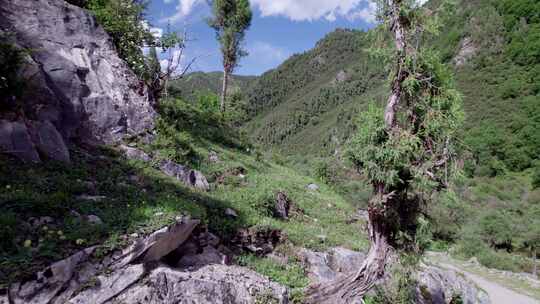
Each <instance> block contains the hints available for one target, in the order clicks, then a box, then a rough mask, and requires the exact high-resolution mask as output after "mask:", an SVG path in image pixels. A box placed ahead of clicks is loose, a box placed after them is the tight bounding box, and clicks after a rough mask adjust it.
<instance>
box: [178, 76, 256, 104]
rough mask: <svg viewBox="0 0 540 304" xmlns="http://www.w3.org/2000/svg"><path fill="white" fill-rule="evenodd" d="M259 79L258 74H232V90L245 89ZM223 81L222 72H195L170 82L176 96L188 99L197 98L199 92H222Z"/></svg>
mask: <svg viewBox="0 0 540 304" xmlns="http://www.w3.org/2000/svg"><path fill="white" fill-rule="evenodd" d="M255 79H257V76H241V75H232V77H231V80H230V83H229V85H230V88H231V92H234V91H238V90H240V91H245V90H247V88H248V87H249V86H250V85H251V83H253V82H254V81H255ZM222 81H223V73H222V72H210V73H203V72H193V73H189V74H187V75H185V76H184V78H182V79H178V80H175V81H173V82H172V83H171V84H170V91H171V93H172V94H173V95H175V96H180V97H183V98H185V99H186V100H195V99H196V97H197V94H198V93H201V92H202V93H213V94H221V85H222Z"/></svg>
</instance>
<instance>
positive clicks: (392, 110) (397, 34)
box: [384, 0, 407, 129]
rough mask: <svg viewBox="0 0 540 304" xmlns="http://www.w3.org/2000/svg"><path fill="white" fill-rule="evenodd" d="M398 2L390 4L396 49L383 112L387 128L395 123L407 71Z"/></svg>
mask: <svg viewBox="0 0 540 304" xmlns="http://www.w3.org/2000/svg"><path fill="white" fill-rule="evenodd" d="M400 4H401V0H394V1H392V4H391V11H392V17H391V24H392V32H393V34H394V42H395V45H396V51H397V67H396V76H395V77H394V80H393V82H392V94H391V95H390V97H389V98H388V103H387V105H386V110H385V112H384V121H385V123H386V128H387V129H392V128H393V127H394V125H395V122H396V111H397V106H398V105H399V102H400V100H401V94H402V92H403V86H402V83H403V81H404V80H405V79H406V78H407V73H406V71H405V69H404V65H405V58H406V51H407V45H406V40H405V26H404V24H403V20H401V19H400V11H399V10H400Z"/></svg>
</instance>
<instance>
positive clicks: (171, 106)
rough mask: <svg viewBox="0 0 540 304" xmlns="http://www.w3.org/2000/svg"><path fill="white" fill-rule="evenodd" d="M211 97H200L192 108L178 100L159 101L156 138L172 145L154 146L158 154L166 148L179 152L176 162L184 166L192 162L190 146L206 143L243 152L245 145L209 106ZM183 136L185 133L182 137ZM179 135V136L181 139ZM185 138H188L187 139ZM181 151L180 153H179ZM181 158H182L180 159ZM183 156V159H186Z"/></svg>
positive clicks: (246, 145) (240, 137)
mask: <svg viewBox="0 0 540 304" xmlns="http://www.w3.org/2000/svg"><path fill="white" fill-rule="evenodd" d="M213 98H214V97H212V96H205V97H202V100H203V103H202V104H201V105H192V104H190V103H187V102H185V101H183V100H181V99H168V100H163V101H162V103H161V105H160V109H159V111H160V117H159V119H158V122H157V127H158V134H159V136H162V137H164V138H167V140H169V141H170V140H172V141H174V142H175V144H174V145H173V146H167V144H165V145H163V144H160V143H158V146H156V147H154V148H156V149H158V150H160V149H162V148H165V147H169V148H171V149H173V150H174V149H176V148H180V149H179V152H180V153H181V154H180V155H177V156H178V158H176V159H177V160H183V161H184V162H185V161H187V160H189V158H191V160H192V161H193V160H195V159H194V157H196V156H195V155H194V154H193V149H192V148H189V145H190V143H194V142H201V141H204V140H209V141H211V142H215V143H219V144H222V145H225V146H227V147H231V148H239V149H242V148H247V147H249V144H248V143H247V142H246V141H245V140H244V139H243V138H242V136H241V135H240V134H238V132H236V130H234V129H233V128H232V127H231V126H229V124H228V123H227V121H226V119H225V118H224V117H223V116H222V115H221V113H219V112H215V109H214V108H212V107H211V106H208V105H211V103H212V99H213ZM182 132H187V133H182ZM182 134H183V135H182ZM188 134H189V135H188ZM182 151H183V152H182ZM182 154H185V155H184V156H182ZM186 156H187V158H186Z"/></svg>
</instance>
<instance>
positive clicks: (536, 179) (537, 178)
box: [532, 165, 540, 189]
mask: <svg viewBox="0 0 540 304" xmlns="http://www.w3.org/2000/svg"><path fill="white" fill-rule="evenodd" d="M532 186H533V189H540V165H537V166H536V167H535V168H534V171H533V177H532Z"/></svg>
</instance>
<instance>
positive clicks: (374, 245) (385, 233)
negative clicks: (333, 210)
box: [307, 208, 393, 304]
mask: <svg viewBox="0 0 540 304" xmlns="http://www.w3.org/2000/svg"><path fill="white" fill-rule="evenodd" d="M368 229H369V239H370V242H371V247H370V249H369V252H368V255H367V257H366V259H365V260H364V262H363V264H362V267H360V269H359V270H358V271H357V272H355V273H353V274H350V275H348V276H345V277H341V278H338V279H337V280H336V281H334V282H331V283H330V284H328V285H324V286H314V287H313V288H312V289H311V290H309V291H308V293H307V303H311V304H315V303H325V304H353V303H354V304H357V303H362V302H361V301H360V299H361V297H362V296H363V295H365V294H366V293H367V292H368V291H369V290H370V289H371V288H372V287H373V286H374V285H375V283H376V282H377V281H378V280H379V279H381V278H382V276H383V275H384V272H385V269H386V265H387V264H388V261H389V258H390V256H391V254H392V252H393V248H392V246H391V245H390V242H389V237H390V231H389V230H388V227H387V225H386V223H385V221H384V218H383V217H382V216H381V215H380V213H379V212H378V211H377V210H376V209H375V208H370V211H369V221H368Z"/></svg>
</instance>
